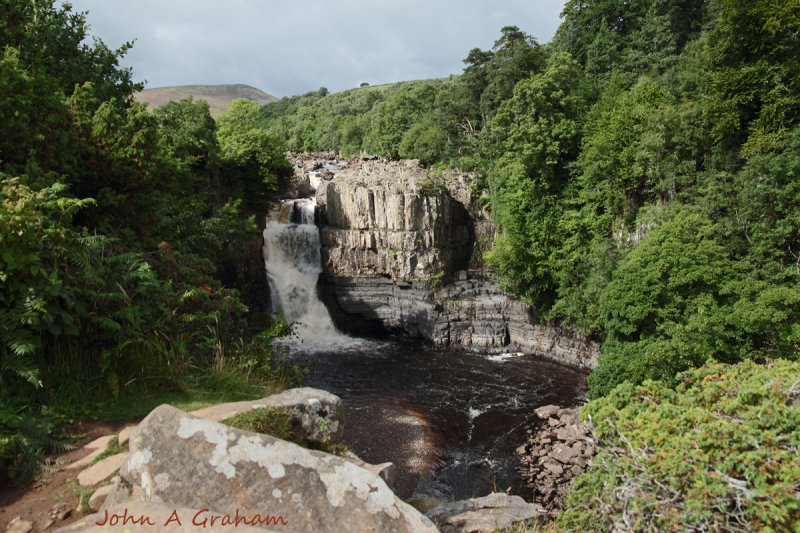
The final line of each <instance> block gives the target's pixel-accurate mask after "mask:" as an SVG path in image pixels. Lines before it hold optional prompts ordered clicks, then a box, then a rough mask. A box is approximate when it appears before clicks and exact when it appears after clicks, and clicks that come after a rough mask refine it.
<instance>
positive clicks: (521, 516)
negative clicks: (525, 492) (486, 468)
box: [425, 492, 546, 533]
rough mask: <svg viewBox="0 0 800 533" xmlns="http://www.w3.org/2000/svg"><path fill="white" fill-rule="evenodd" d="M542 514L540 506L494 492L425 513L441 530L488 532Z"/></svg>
mask: <svg viewBox="0 0 800 533" xmlns="http://www.w3.org/2000/svg"><path fill="white" fill-rule="evenodd" d="M545 514H546V511H545V510H544V509H542V508H541V507H539V506H537V505H534V504H531V503H527V502H526V501H525V500H523V499H522V498H520V497H519V496H509V495H508V494H504V493H502V492H494V493H492V494H488V495H486V496H484V497H482V498H471V499H469V500H461V501H457V502H452V503H446V504H444V505H440V506H438V507H434V508H433V509H431V510H430V511H428V512H427V513H425V516H427V517H428V518H430V519H431V520H433V522H434V523H435V524H436V526H437V527H438V528H439V530H440V531H441V532H442V533H456V532H459V533H492V532H494V531H496V530H498V529H505V528H510V527H514V526H515V525H517V524H519V523H520V522H527V521H529V520H533V519H535V518H537V517H539V516H544V515H545Z"/></svg>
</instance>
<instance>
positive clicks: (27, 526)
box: [6, 516, 33, 533]
mask: <svg viewBox="0 0 800 533" xmlns="http://www.w3.org/2000/svg"><path fill="white" fill-rule="evenodd" d="M32 529H33V524H32V523H31V522H29V521H28V520H23V519H22V517H20V516H17V517H14V519H12V520H11V522H9V523H8V527H7V528H6V533H28V532H29V531H31V530H32Z"/></svg>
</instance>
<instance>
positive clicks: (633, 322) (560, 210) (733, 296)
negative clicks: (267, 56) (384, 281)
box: [262, 0, 800, 397]
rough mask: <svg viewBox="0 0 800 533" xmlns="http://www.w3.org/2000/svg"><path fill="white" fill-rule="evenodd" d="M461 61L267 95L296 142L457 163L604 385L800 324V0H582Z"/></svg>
mask: <svg viewBox="0 0 800 533" xmlns="http://www.w3.org/2000/svg"><path fill="white" fill-rule="evenodd" d="M563 19H564V21H563V23H562V25H561V27H560V28H559V30H558V33H557V35H556V37H555V39H554V41H553V42H552V43H550V44H547V45H540V44H538V43H537V42H536V41H535V39H533V38H532V37H531V36H529V35H527V34H525V33H524V32H522V31H521V30H519V29H518V28H517V27H506V28H503V29H502V31H501V35H500V38H499V39H498V40H497V41H496V42H495V43H494V46H493V47H492V49H491V50H480V49H477V48H476V49H473V50H471V51H470V52H469V53H468V55H467V57H466V59H464V63H465V64H466V67H465V69H464V72H463V74H462V75H460V76H451V77H450V78H449V79H442V80H430V81H416V82H405V83H399V84H396V85H391V86H380V87H367V88H359V89H352V90H349V91H344V92H341V93H337V94H327V91H326V90H325V89H324V88H323V89H320V90H319V91H317V92H311V93H307V94H305V95H302V96H297V97H292V98H284V99H283V100H281V101H280V102H276V103H272V104H269V105H267V106H265V107H264V108H263V110H262V115H263V121H264V126H265V128H266V130H267V131H268V132H269V133H270V134H272V135H275V136H278V137H280V138H282V139H284V140H285V141H286V143H287V146H288V147H289V149H291V150H328V149H333V150H338V151H341V152H343V153H346V154H354V153H359V152H366V153H368V154H376V155H380V156H386V157H393V158H397V157H401V158H417V159H420V160H421V161H422V162H423V163H425V164H429V165H442V166H445V165H446V166H457V167H459V168H461V169H468V170H474V171H476V172H477V173H478V174H479V175H480V176H481V182H480V183H479V184H478V185H477V187H478V188H479V189H480V190H482V191H483V193H484V195H485V200H486V202H487V205H488V206H489V207H490V210H491V212H492V215H493V217H494V219H495V221H496V222H497V224H498V225H499V227H500V229H501V234H500V237H499V239H498V240H497V241H496V242H495V243H494V248H493V250H492V251H491V252H490V254H489V255H488V257H487V258H486V259H487V260H488V262H489V263H490V264H491V265H492V266H494V267H495V268H496V269H497V271H498V273H499V276H500V277H501V280H502V281H503V283H504V284H505V286H506V288H507V289H508V290H510V291H511V292H512V293H514V294H515V295H517V296H519V297H522V298H524V299H526V300H528V301H529V302H531V303H532V304H534V305H535V306H536V308H537V309H538V311H539V313H540V314H541V315H542V316H543V317H546V318H553V319H558V320H560V321H562V322H564V323H567V324H571V325H574V326H576V327H578V328H580V330H581V331H582V332H584V333H585V334H588V335H592V336H594V337H595V338H598V339H600V340H602V341H603V352H604V356H603V358H602V359H601V364H600V367H599V369H598V370H597V371H596V372H595V373H593V374H592V376H591V377H590V384H591V394H592V396H594V397H597V396H602V395H605V394H607V393H608V392H609V391H610V390H611V389H613V388H614V387H615V386H616V385H617V384H619V383H621V382H623V381H631V382H634V383H640V382H642V381H643V380H644V379H647V378H655V379H666V380H668V381H669V380H674V379H675V376H676V374H677V373H678V372H680V371H683V370H686V369H689V368H692V367H696V366H698V365H702V364H704V363H705V362H706V361H707V360H708V359H711V358H713V359H715V360H717V361H722V362H729V363H732V362H737V361H741V360H744V359H756V360H762V361H763V360H768V359H773V358H784V357H785V358H794V357H795V355H796V354H797V343H798V341H800V286H798V282H800V233H798V229H800V182H799V181H798V173H799V172H800V158H799V157H798V153H799V152H798V150H799V149H800V125H798V123H800V37H798V33H797V32H798V31H800V4H798V2H797V1H787V2H784V1H782V2H773V1H766V0H764V1H754V2H746V3H744V2H738V1H735V0H715V1H713V2H704V1H698V0H684V1H678V2H663V1H655V0H639V1H635V2H628V1H621V0H595V1H588V2H585V1H584V2H579V1H570V2H568V3H567V4H566V7H565V9H564V12H563Z"/></svg>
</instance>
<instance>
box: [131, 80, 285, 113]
mask: <svg viewBox="0 0 800 533" xmlns="http://www.w3.org/2000/svg"><path fill="white" fill-rule="evenodd" d="M188 96H192V97H194V99H195V100H205V101H207V102H208V105H209V107H210V108H211V116H212V117H214V118H216V117H218V116H219V115H221V114H222V113H224V112H225V110H226V109H227V108H228V104H230V103H231V102H232V101H233V100H236V99H237V98H245V99H247V100H252V101H253V102H256V103H258V104H260V105H265V104H268V103H270V102H276V101H278V100H279V98H277V97H275V96H272V95H271V94H268V93H265V92H264V91H261V90H259V89H256V88H255V87H250V86H249V85H242V84H236V85H181V86H177V87H157V88H154V89H145V90H143V91H141V92H137V93H135V94H134V98H136V100H137V101H139V102H147V103H148V104H150V108H151V109H152V108H155V107H158V106H161V105H164V104H166V103H167V102H171V101H173V100H181V99H183V98H186V97H188Z"/></svg>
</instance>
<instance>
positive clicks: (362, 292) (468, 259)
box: [295, 158, 600, 370]
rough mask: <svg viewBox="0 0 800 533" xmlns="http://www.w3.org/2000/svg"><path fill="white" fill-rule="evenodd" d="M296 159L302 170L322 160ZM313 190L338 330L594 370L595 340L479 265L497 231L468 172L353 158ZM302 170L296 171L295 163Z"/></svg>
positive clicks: (325, 288)
mask: <svg viewBox="0 0 800 533" xmlns="http://www.w3.org/2000/svg"><path fill="white" fill-rule="evenodd" d="M310 161H311V162H308V161H306V162H305V163H303V162H302V161H296V162H295V164H296V165H302V166H298V168H302V169H305V170H306V171H307V170H308V169H311V168H316V167H319V166H320V163H319V161H318V160H313V158H312V159H311V160H310ZM341 168H342V170H340V171H339V172H338V173H336V174H335V176H334V175H332V174H331V175H330V176H327V177H326V178H325V179H324V180H322V181H321V182H320V183H319V187H318V188H317V190H316V199H317V203H318V205H319V206H320V216H319V220H320V240H321V245H322V249H321V255H322V262H323V280H322V284H321V287H322V288H321V296H322V298H323V300H324V301H325V303H326V305H327V306H328V308H329V310H330V311H331V314H332V316H333V318H334V320H335V321H336V323H337V326H339V327H340V328H341V329H344V330H349V331H354V330H356V331H357V330H362V331H364V330H370V329H374V328H376V327H378V328H383V329H386V330H396V331H401V332H404V333H406V334H409V335H411V336H416V337H420V338H422V339H425V340H426V341H428V342H431V343H432V344H433V345H434V346H437V347H440V348H447V347H452V348H459V349H467V350H472V351H480V352H508V351H511V352H523V353H527V354H533V355H537V356H540V357H542V358H544V359H547V360H550V361H554V362H558V363H561V364H565V365H569V366H572V367H574V368H579V369H584V370H591V369H593V368H594V367H595V366H596V364H597V357H598V355H599V353H600V350H599V345H598V344H597V343H595V342H592V341H591V340H589V339H587V338H586V337H584V336H582V335H581V334H580V333H579V332H578V331H576V330H574V329H572V328H569V327H565V326H561V325H559V324H556V323H552V322H548V321H544V320H542V319H541V318H540V317H538V316H537V313H536V310H535V309H534V308H533V307H531V306H529V305H526V304H524V303H522V302H520V301H517V300H515V299H513V298H511V297H510V296H508V295H506V294H505V293H504V292H503V291H502V290H501V289H500V287H499V286H498V284H497V283H496V281H494V272H493V271H492V270H490V269H489V268H487V267H485V266H484V265H483V264H482V256H483V252H485V251H486V250H488V249H489V248H491V245H492V242H493V240H494V236H495V233H496V232H495V228H494V226H493V224H492V222H491V220H490V217H489V215H488V214H487V213H486V211H485V210H483V209H482V208H481V206H480V201H479V199H478V198H476V197H475V195H474V191H473V189H472V188H471V183H472V182H473V178H472V176H470V175H468V174H465V173H461V172H457V171H446V172H432V171H429V170H426V169H423V168H421V167H420V166H419V165H418V163H417V162H416V161H404V162H392V161H384V160H361V159H355V160H349V161H347V162H346V164H343V165H341ZM298 172H299V170H298Z"/></svg>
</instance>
